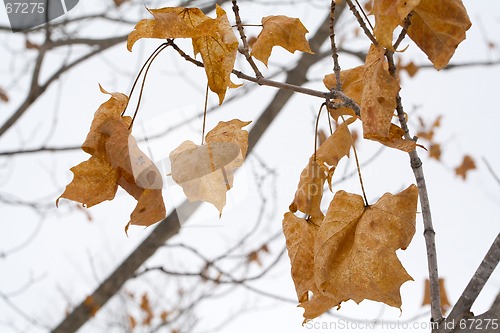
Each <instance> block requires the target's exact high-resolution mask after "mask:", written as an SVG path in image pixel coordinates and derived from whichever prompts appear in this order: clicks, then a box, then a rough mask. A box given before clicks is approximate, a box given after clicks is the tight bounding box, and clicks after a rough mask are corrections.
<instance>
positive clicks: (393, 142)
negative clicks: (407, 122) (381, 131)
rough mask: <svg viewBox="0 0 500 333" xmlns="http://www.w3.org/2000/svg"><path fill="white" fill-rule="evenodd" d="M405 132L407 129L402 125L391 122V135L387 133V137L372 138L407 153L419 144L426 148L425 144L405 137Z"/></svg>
mask: <svg viewBox="0 0 500 333" xmlns="http://www.w3.org/2000/svg"><path fill="white" fill-rule="evenodd" d="M404 134H405V131H404V130H403V129H402V128H401V127H399V126H397V125H394V124H391V126H390V127H389V135H387V137H384V138H382V137H373V138H371V140H374V141H378V142H380V143H381V144H383V145H384V146H387V147H391V148H396V149H399V150H402V151H404V152H407V153H409V152H410V151H412V150H413V149H415V148H416V147H417V146H419V147H421V148H424V146H422V145H419V144H417V143H416V142H415V141H413V140H407V139H405V138H404Z"/></svg>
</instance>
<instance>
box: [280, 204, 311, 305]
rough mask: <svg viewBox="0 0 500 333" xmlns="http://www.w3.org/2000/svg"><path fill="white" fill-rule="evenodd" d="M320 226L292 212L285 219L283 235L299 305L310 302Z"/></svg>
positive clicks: (286, 214)
mask: <svg viewBox="0 0 500 333" xmlns="http://www.w3.org/2000/svg"><path fill="white" fill-rule="evenodd" d="M318 229H319V226H318V225H316V224H314V223H313V222H312V221H307V220H306V219H303V218H299V217H297V216H295V214H293V213H291V212H287V213H285V215H284V217H283V234H284V235H285V238H286V248H287V250H288V256H289V257H290V264H291V266H292V279H293V283H294V284H295V290H296V292H297V298H298V301H299V303H302V302H305V301H307V300H309V291H312V292H315V291H317V289H316V285H315V283H314V240H315V239H316V233H317V232H318Z"/></svg>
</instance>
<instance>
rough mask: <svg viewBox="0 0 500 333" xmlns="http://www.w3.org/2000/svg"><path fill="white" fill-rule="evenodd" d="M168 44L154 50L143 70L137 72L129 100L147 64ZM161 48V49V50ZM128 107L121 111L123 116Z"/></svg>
mask: <svg viewBox="0 0 500 333" xmlns="http://www.w3.org/2000/svg"><path fill="white" fill-rule="evenodd" d="M166 45H168V43H162V44H161V45H160V46H158V47H157V48H156V49H155V50H154V51H153V53H151V55H150V56H149V57H148V59H147V60H146V61H145V62H144V64H143V65H142V67H141V70H140V71H139V73H138V74H137V76H136V77H135V80H134V84H132V88H131V89H130V92H129V94H128V100H129V101H130V98H131V97H132V94H133V93H134V89H135V86H136V85H137V82H138V81H139V78H140V77H141V74H142V72H143V71H144V69H145V68H146V65H147V64H148V63H149V62H150V61H151V59H152V58H153V57H156V53H158V52H161V51H163V48H165V47H166ZM160 49H161V50H160ZM126 109H127V108H125V110H123V112H122V113H121V116H123V115H124V114H125V111H126Z"/></svg>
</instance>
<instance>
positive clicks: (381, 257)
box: [306, 185, 418, 319]
mask: <svg viewBox="0 0 500 333" xmlns="http://www.w3.org/2000/svg"><path fill="white" fill-rule="evenodd" d="M417 199H418V189H417V187H416V186H415V185H410V186H409V187H408V188H407V189H406V190H404V191H402V192H401V193H399V194H396V195H392V194H390V193H386V194H384V195H383V196H382V197H381V198H380V199H379V200H378V201H377V203H375V204H374V205H372V206H368V207H365V205H364V202H363V198H362V197H361V196H359V195H357V194H350V193H347V192H344V191H338V192H337V193H336V194H335V196H334V198H333V200H332V202H331V203H330V207H329V208H328V212H327V214H326V217H325V219H324V221H323V223H322V224H321V226H320V228H319V230H318V233H317V236H316V241H315V246H314V269H315V271H314V279H315V282H316V286H317V287H318V289H319V290H320V292H321V293H322V294H323V295H325V296H329V297H331V298H335V299H337V300H340V301H346V300H349V299H352V300H354V301H355V302H357V303H359V302H361V301H362V300H364V299H370V300H374V301H379V302H383V303H385V304H388V305H390V306H394V307H401V296H400V292H399V288H400V287H401V285H402V284H403V283H404V282H405V281H408V280H411V279H412V278H411V276H410V275H408V273H407V272H406V270H405V269H404V268H403V266H402V265H401V263H400V261H399V259H398V258H397V256H396V250H398V249H403V250H404V249H406V247H407V246H408V245H409V243H410V241H411V239H412V237H413V235H414V233H415V217H416V210H417ZM306 319H311V318H310V317H306Z"/></svg>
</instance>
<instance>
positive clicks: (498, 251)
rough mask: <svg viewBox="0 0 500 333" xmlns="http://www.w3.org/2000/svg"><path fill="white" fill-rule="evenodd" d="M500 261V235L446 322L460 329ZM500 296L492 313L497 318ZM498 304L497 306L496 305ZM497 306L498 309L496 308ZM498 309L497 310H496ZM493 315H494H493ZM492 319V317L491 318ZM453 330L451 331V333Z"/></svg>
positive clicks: (499, 313)
mask: <svg viewBox="0 0 500 333" xmlns="http://www.w3.org/2000/svg"><path fill="white" fill-rule="evenodd" d="M499 261H500V234H498V235H497V237H496V238H495V240H494V241H493V244H491V247H490V249H489V250H488V253H486V255H485V256H484V259H483V261H482V262H481V264H480V265H479V267H478V268H477V270H476V272H475V273H474V276H472V278H471V280H470V281H469V284H467V287H465V290H464V291H463V293H462V295H461V296H460V298H459V299H458V301H457V303H456V304H455V306H454V307H453V309H452V310H451V312H450V314H449V315H448V318H446V322H452V323H453V324H454V326H455V327H459V326H460V325H459V322H460V320H462V319H463V318H465V317H467V316H468V315H469V314H470V309H471V307H472V304H474V301H475V300H476V298H477V297H478V296H479V293H480V292H481V290H482V289H483V287H484V285H485V284H486V281H488V279H489V278H490V276H491V274H492V273H493V271H494V270H495V268H496V267H497V265H498V262H499ZM498 303H500V300H499V296H497V300H496V301H495V303H493V305H494V306H492V309H493V310H492V309H490V310H491V311H493V312H495V311H496V317H499V315H500V311H499V310H500V309H499V304H498ZM495 304H496V305H495ZM495 306H496V307H495ZM495 309H496V310H495ZM492 314H493V313H492ZM490 318H491V317H490ZM451 331H453V330H450V332H451Z"/></svg>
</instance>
